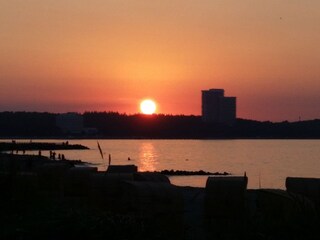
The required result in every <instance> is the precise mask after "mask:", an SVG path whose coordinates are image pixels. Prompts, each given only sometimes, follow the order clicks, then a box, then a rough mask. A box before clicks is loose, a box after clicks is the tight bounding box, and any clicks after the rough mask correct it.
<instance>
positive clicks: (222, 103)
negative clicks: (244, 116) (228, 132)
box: [202, 89, 236, 125]
mask: <svg viewBox="0 0 320 240" xmlns="http://www.w3.org/2000/svg"><path fill="white" fill-rule="evenodd" d="M202 120H203V121H204V122H208V123H221V124H226V125H233V124H234V123H235V121H236V97H225V96H224V89H209V90H203V91H202Z"/></svg>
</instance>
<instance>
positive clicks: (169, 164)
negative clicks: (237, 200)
mask: <svg viewBox="0 0 320 240" xmlns="http://www.w3.org/2000/svg"><path fill="white" fill-rule="evenodd" d="M42 141H45V142H48V141H54V142H57V141H58V140H42ZM69 143H71V144H75V143H79V144H82V145H85V146H88V147H89V148H90V150H83V151H82V150H81V151H80V150H71V151H70V150H67V151H57V153H63V154H65V156H66V158H67V159H81V160H83V161H87V162H90V163H94V164H97V166H98V168H99V170H105V169H106V166H107V163H108V154H111V156H112V164H115V165H117V164H135V165H137V166H138V169H139V171H155V170H157V171H159V170H164V169H168V170H171V169H174V170H189V171H197V170H204V171H210V172H229V173H232V174H235V175H243V174H244V172H246V174H247V176H248V178H249V182H248V188H259V185H260V186H261V187H262V188H281V189H285V179H286V177H288V176H292V177H318V178H319V177H320V164H319V156H320V140H99V143H100V145H101V148H102V150H103V152H104V155H105V156H104V159H102V158H101V156H100V153H99V150H98V147H97V141H96V140H69ZM43 154H44V155H46V154H47V153H46V152H43ZM128 157H130V159H131V160H130V161H128ZM170 179H171V182H172V183H173V184H176V185H188V186H198V187H204V186H205V182H206V179H207V176H205V177H203V176H187V177H180V176H179V177H171V178H170Z"/></svg>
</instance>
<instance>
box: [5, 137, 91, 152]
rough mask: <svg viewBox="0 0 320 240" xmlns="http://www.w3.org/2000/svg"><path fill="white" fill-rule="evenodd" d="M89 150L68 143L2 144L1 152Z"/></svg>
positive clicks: (13, 141) (15, 142) (14, 142)
mask: <svg viewBox="0 0 320 240" xmlns="http://www.w3.org/2000/svg"><path fill="white" fill-rule="evenodd" d="M85 149H89V148H88V147H86V146H83V145H80V144H69V142H68V141H66V142H61V143H47V142H32V141H31V140H30V142H17V141H15V140H12V142H0V152H10V151H31V150H40V151H41V150H52V151H54V150H85Z"/></svg>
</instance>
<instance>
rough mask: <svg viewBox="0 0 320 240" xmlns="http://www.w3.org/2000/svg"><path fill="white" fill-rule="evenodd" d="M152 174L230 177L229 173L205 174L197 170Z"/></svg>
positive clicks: (164, 171) (165, 171)
mask: <svg viewBox="0 0 320 240" xmlns="http://www.w3.org/2000/svg"><path fill="white" fill-rule="evenodd" d="M154 173H161V174H164V175H167V176H210V175H216V176H218V175H221V176H227V175H230V173H227V172H206V171H203V170H199V171H186V170H162V171H154Z"/></svg>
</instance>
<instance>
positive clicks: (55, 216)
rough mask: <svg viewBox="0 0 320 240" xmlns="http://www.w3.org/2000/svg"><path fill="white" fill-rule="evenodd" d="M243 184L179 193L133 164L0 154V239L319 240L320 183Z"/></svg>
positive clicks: (229, 181)
mask: <svg viewBox="0 0 320 240" xmlns="http://www.w3.org/2000/svg"><path fill="white" fill-rule="evenodd" d="M247 181H248V179H247V177H245V176H212V177H209V178H208V180H207V184H206V187H205V188H193V187H177V186H174V185H172V184H171V183H170V180H169V178H168V177H166V176H165V175H163V174H160V173H143V172H138V171H137V168H136V167H134V166H133V165H130V166H115V167H113V168H110V169H108V171H106V172H99V171H97V168H95V167H84V166H83V167H75V165H74V164H73V163H72V162H70V163H68V162H67V161H61V162H60V161H54V160H50V159H48V158H45V157H43V156H28V155H22V156H21V155H13V154H0V187H1V193H2V194H1V198H0V212H1V214H0V228H1V231H0V239H120V240H121V239H266V240H267V239H279V240H280V239H319V237H320V230H319V228H318V226H319V224H320V222H319V213H320V196H319V191H318V190H319V189H320V179H299V178H288V179H287V191H285V190H277V189H258V190H250V189H247Z"/></svg>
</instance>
